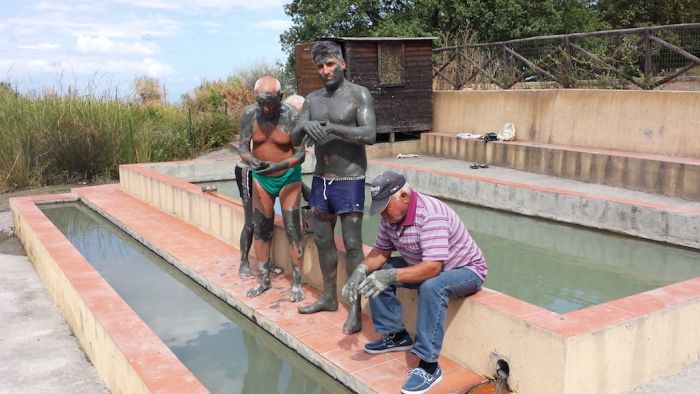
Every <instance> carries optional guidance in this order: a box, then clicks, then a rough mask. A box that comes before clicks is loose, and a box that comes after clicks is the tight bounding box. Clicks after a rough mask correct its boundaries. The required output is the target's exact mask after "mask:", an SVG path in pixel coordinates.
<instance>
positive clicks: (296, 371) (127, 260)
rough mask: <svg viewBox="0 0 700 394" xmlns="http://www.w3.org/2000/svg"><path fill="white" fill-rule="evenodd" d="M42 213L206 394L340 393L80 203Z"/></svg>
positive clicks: (314, 370)
mask: <svg viewBox="0 0 700 394" xmlns="http://www.w3.org/2000/svg"><path fill="white" fill-rule="evenodd" d="M42 210H43V211H44V213H45V214H46V216H47V217H48V218H49V219H50V220H51V221H52V222H53V223H54V225H56V227H58V228H59V230H61V232H63V234H64V235H65V236H66V237H67V238H68V239H69V240H70V241H71V243H73V245H74V246H75V247H76V248H77V249H78V250H79V251H80V253H81V254H82V255H83V256H84V257H85V258H86V259H87V260H88V261H89V262H90V263H91V264H92V265H93V266H94V267H95V269H96V270H97V271H98V272H99V273H100V274H101V275H102V277H104V278H105V280H107V282H108V283H109V284H110V285H111V286H112V288H114V290H115V291H116V292H117V293H118V294H119V295H120V296H121V297H122V298H123V299H124V300H125V301H126V302H127V303H128V304H129V306H131V308H132V309H133V310H134V311H135V312H136V313H137V314H138V315H139V317H141V319H142V320H143V321H144V322H145V323H146V324H148V326H149V327H150V328H151V329H152V330H153V331H154V332H155V333H156V334H157V335H158V336H159V337H160V338H161V340H162V341H163V342H164V343H165V344H166V345H167V346H168V347H169V348H170V349H171V350H172V351H173V353H175V355H176V356H177V357H178V358H179V359H180V360H181V361H182V363H183V364H184V365H186V366H187V368H189V369H190V370H191V371H192V373H194V374H195V376H197V378H198V379H199V380H200V381H201V382H202V383H203V384H204V385H205V386H206V387H207V389H209V390H210V391H211V392H213V393H338V392H348V391H347V389H346V388H344V387H343V386H342V385H340V384H339V383H337V382H336V381H334V380H333V379H331V378H330V377H329V376H328V375H326V374H325V373H323V372H322V371H321V370H319V369H318V368H316V367H315V366H313V365H311V364H310V363H309V362H308V361H306V360H305V359H303V358H301V357H300V356H298V355H297V354H296V353H295V352H294V351H292V350H290V349H289V348H287V347H286V346H284V345H283V344H282V343H280V342H279V341H277V340H276V339H275V338H273V337H272V336H270V335H269V334H267V333H266V332H265V331H264V330H262V329H260V328H258V327H257V326H256V325H255V324H254V323H252V322H251V321H249V320H248V319H246V318H245V317H244V316H243V315H241V314H239V313H238V312H236V311H235V310H233V309H232V308H231V307H230V306H228V305H227V304H225V303H224V302H222V301H221V300H219V299H218V298H216V297H214V296H213V295H211V294H210V293H209V292H208V291H207V290H206V289H204V288H202V287H201V286H199V285H198V284H196V283H195V282H193V281H192V280H191V279H189V278H188V277H186V276H185V275H183V274H182V273H181V272H180V271H178V270H177V269H176V268H174V267H173V266H171V265H170V264H168V263H167V262H166V261H165V260H163V259H162V258H160V257H159V256H157V255H156V254H155V253H153V252H152V251H150V250H149V249H147V248H145V247H144V246H143V245H141V244H140V243H138V242H137V241H135V240H134V239H133V238H131V237H130V236H129V235H127V234H126V233H124V232H123V231H122V230H120V229H118V228H116V227H115V226H114V225H113V224H111V223H109V222H108V221H107V220H105V219H104V218H102V217H101V216H99V215H97V214H96V213H94V212H93V211H91V210H90V209H88V208H87V207H85V206H84V205H82V204H76V203H68V204H60V205H51V206H45V207H43V208H42Z"/></svg>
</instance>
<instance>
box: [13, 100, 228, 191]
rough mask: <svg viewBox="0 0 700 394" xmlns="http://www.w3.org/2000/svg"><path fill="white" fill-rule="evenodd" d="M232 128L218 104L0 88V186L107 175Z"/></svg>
mask: <svg viewBox="0 0 700 394" xmlns="http://www.w3.org/2000/svg"><path fill="white" fill-rule="evenodd" d="M190 119H191V120H190ZM237 129H238V126H237V124H236V123H235V122H233V121H232V120H231V119H230V118H229V117H228V116H226V115H225V114H223V113H219V112H206V111H197V112H194V111H192V112H189V111H188V110H187V108H185V107H181V106H174V105H166V104H161V103H146V104H141V103H135V102H129V101H119V100H114V99H105V98H96V97H72V96H57V95H50V94H47V95H42V96H36V95H35V96H31V97H25V96H22V95H19V94H16V93H14V92H12V91H10V90H0V140H1V141H3V142H2V144H1V145H0V192H7V191H12V190H16V189H22V188H28V187H39V186H44V185H50V184H56V183H64V182H75V181H78V180H85V181H90V180H94V179H105V178H109V179H112V178H114V177H116V175H117V173H118V167H119V164H123V163H133V162H150V161H165V160H177V159H183V158H187V157H190V156H191V155H194V154H196V153H198V152H200V151H202V150H205V149H208V148H211V147H215V146H218V145H222V144H224V143H225V142H227V141H228V140H229V139H230V138H231V137H232V133H233V132H234V130H237Z"/></svg>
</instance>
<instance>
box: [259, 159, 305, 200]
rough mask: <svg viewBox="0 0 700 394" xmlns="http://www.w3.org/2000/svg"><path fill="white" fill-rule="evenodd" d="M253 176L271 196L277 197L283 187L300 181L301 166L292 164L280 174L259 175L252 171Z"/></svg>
mask: <svg viewBox="0 0 700 394" xmlns="http://www.w3.org/2000/svg"><path fill="white" fill-rule="evenodd" d="M253 178H254V179H257V181H258V183H259V184H260V186H262V188H263V189H265V190H266V191H267V192H268V193H270V195H271V196H272V197H277V196H279V195H280V190H282V188H283V187H285V186H287V185H289V184H290V183H294V182H301V166H299V165H297V166H294V167H292V168H290V169H288V170H287V171H285V172H284V174H282V175H280V176H269V175H260V174H258V173H256V172H255V171H253Z"/></svg>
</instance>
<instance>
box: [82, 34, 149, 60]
mask: <svg viewBox="0 0 700 394" xmlns="http://www.w3.org/2000/svg"><path fill="white" fill-rule="evenodd" d="M76 45H77V47H78V50H79V51H80V52H83V53H104V54H110V55H119V56H122V55H132V54H140V55H151V54H153V53H154V52H155V51H154V49H153V48H152V46H150V45H146V44H143V43H141V42H123V41H118V40H112V39H111V38H109V37H107V36H104V35H83V34H81V35H78V37H77V41H76Z"/></svg>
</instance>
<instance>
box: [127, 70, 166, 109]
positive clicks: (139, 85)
mask: <svg viewBox="0 0 700 394" xmlns="http://www.w3.org/2000/svg"><path fill="white" fill-rule="evenodd" d="M134 88H135V90H136V95H137V96H138V99H139V100H140V101H141V102H142V103H152V102H161V101H162V100H163V90H162V89H161V87H160V82H158V80H157V79H156V78H153V77H148V76H142V77H138V78H136V79H135V80H134Z"/></svg>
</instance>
